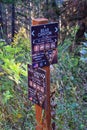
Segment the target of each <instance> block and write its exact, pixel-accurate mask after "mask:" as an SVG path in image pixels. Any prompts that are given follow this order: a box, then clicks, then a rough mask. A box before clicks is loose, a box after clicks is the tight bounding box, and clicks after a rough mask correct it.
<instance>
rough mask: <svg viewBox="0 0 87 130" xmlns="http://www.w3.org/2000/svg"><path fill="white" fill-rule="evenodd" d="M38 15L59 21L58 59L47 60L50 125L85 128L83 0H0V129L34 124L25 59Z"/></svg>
mask: <svg viewBox="0 0 87 130" xmlns="http://www.w3.org/2000/svg"><path fill="white" fill-rule="evenodd" d="M38 17H45V18H48V19H49V22H58V23H59V34H58V39H59V40H58V64H56V65H54V66H51V92H54V99H53V101H52V102H53V103H54V104H56V107H55V114H54V115H53V118H52V124H55V125H54V126H55V127H54V128H53V130H87V0H54V1H52V0H0V130H35V125H36V121H35V107H34V104H32V103H31V102H30V101H29V100H28V83H27V82H28V81H27V64H28V63H31V43H30V28H31V24H32V19H33V18H38ZM43 115H44V114H43Z"/></svg>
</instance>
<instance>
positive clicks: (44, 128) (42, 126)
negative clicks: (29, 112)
mask: <svg viewBox="0 0 87 130" xmlns="http://www.w3.org/2000/svg"><path fill="white" fill-rule="evenodd" d="M46 23H48V19H45V18H37V19H33V20H32V25H40V24H46ZM43 69H44V70H45V71H46V77H47V104H48V105H47V110H45V119H42V118H43V117H42V107H40V106H38V105H35V110H36V121H37V126H36V130H51V112H50V67H49V66H47V67H43Z"/></svg>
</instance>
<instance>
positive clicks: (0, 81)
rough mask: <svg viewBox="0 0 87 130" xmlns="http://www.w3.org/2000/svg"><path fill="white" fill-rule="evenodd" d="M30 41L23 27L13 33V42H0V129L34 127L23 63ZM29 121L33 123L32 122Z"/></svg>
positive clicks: (26, 62)
mask: <svg viewBox="0 0 87 130" xmlns="http://www.w3.org/2000/svg"><path fill="white" fill-rule="evenodd" d="M30 52H31V50H30V42H29V39H28V38H27V35H26V32H25V29H24V28H22V29H21V30H20V31H19V33H18V34H17V35H15V38H14V42H13V43H11V45H6V44H5V42H0V129H2V130H13V129H16V130H17V129H18V130H19V129H22V128H23V129H26V130H28V129H29V128H31V130H32V129H33V127H34V125H33V124H34V121H33V115H34V111H33V105H32V104H31V103H30V102H29V100H28V95H27V93H28V87H27V82H28V81H27V64H28V63H30V62H31V56H30ZM32 121H33V123H32Z"/></svg>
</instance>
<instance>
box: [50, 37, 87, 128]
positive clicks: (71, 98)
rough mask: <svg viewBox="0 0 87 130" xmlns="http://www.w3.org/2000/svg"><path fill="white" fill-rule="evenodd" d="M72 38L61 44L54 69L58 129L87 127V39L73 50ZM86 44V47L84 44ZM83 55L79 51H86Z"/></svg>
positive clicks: (53, 82)
mask: <svg viewBox="0 0 87 130" xmlns="http://www.w3.org/2000/svg"><path fill="white" fill-rule="evenodd" d="M71 44H72V42H71V40H70V39H66V40H65V42H64V44H63V45H59V46H58V64H57V65H55V66H54V69H52V76H51V77H52V78H51V82H52V84H55V87H56V97H55V102H56V103H57V108H56V118H55V122H56V124H57V130H86V129H87V62H86V60H83V58H84V57H85V58H87V55H86V53H87V43H86V42H85V43H83V44H81V45H79V46H77V47H75V48H74V51H73V52H70V46H71ZM84 45H85V47H84ZM84 50H85V54H84V55H82V54H80V52H84Z"/></svg>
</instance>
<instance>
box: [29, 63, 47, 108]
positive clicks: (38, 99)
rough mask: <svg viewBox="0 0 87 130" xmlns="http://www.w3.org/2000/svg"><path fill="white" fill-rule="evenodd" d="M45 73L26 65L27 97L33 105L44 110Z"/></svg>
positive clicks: (45, 105)
mask: <svg viewBox="0 0 87 130" xmlns="http://www.w3.org/2000/svg"><path fill="white" fill-rule="evenodd" d="M46 89H47V88H46V71H45V70H43V69H41V68H38V69H33V68H32V65H28V97H29V100H31V101H32V102H33V103H35V104H37V105H39V106H41V107H42V108H44V109H46V107H47V104H46V103H47V101H46Z"/></svg>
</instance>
